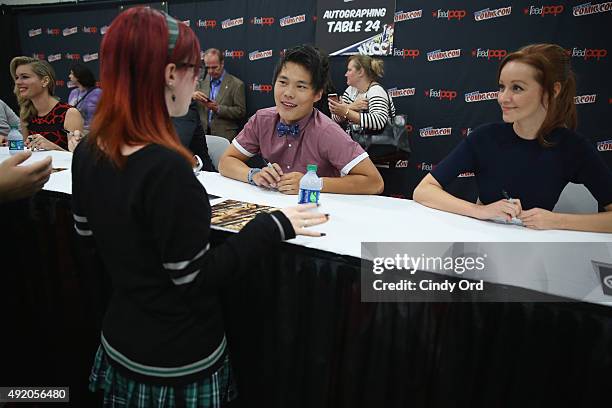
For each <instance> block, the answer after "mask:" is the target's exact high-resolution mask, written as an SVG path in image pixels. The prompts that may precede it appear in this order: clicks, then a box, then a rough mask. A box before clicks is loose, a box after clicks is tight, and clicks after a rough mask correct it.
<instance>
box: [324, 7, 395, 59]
mask: <svg viewBox="0 0 612 408" xmlns="http://www.w3.org/2000/svg"><path fill="white" fill-rule="evenodd" d="M394 17H395V0H317V31H316V38H315V41H316V44H317V47H319V48H321V49H323V50H325V51H327V52H328V53H329V55H354V54H366V55H392V53H393V24H394V21H393V20H394Z"/></svg>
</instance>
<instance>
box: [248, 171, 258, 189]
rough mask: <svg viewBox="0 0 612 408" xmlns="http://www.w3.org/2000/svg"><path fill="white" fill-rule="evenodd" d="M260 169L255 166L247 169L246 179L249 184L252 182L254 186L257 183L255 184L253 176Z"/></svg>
mask: <svg viewBox="0 0 612 408" xmlns="http://www.w3.org/2000/svg"><path fill="white" fill-rule="evenodd" d="M260 171H261V169H257V168H250V169H249V174H248V176H247V181H248V182H249V184H252V185H254V186H256V185H257V184H255V182H254V181H253V177H254V176H255V175H256V174H257V173H259V172H260Z"/></svg>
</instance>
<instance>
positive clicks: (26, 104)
mask: <svg viewBox="0 0 612 408" xmlns="http://www.w3.org/2000/svg"><path fill="white" fill-rule="evenodd" d="M10 70H11V75H12V76H13V79H14V80H15V89H14V92H15V95H16V96H17V102H18V103H19V108H20V109H19V118H20V119H21V129H22V134H23V136H24V139H25V143H26V145H27V146H28V147H29V148H30V149H32V150H69V149H68V139H69V134H70V133H71V132H76V131H79V132H82V131H83V118H82V116H81V114H80V113H79V111H78V110H77V109H75V108H73V107H72V106H70V105H68V104H66V103H62V102H60V101H59V100H58V99H57V98H56V97H54V96H53V93H54V90H55V72H54V70H53V68H52V67H51V65H50V64H49V63H48V62H46V61H42V60H39V59H36V58H30V57H15V58H13V60H12V61H11V65H10ZM76 134H77V135H78V133H76ZM71 145H73V144H71ZM71 150H72V149H71Z"/></svg>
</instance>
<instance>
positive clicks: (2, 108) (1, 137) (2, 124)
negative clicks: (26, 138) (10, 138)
mask: <svg viewBox="0 0 612 408" xmlns="http://www.w3.org/2000/svg"><path fill="white" fill-rule="evenodd" d="M11 126H17V127H18V128H20V127H21V122H20V121H19V116H17V115H16V114H15V112H13V110H12V109H11V108H10V107H9V106H8V105H7V104H6V103H4V101H3V100H2V99H0V146H6V143H7V138H6V137H7V135H8V133H9V131H10V130H11Z"/></svg>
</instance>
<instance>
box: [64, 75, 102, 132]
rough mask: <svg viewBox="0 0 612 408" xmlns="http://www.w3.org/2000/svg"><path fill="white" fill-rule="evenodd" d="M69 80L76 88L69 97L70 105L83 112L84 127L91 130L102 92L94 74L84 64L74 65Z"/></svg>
mask: <svg viewBox="0 0 612 408" xmlns="http://www.w3.org/2000/svg"><path fill="white" fill-rule="evenodd" d="M68 78H69V79H70V82H72V83H73V84H74V85H75V86H76V88H74V89H73V90H72V91H71V92H70V95H69V96H68V103H69V104H70V105H72V106H74V107H75V108H77V109H78V110H79V112H81V116H83V127H84V128H85V129H89V125H90V124H91V119H92V118H93V115H94V113H96V107H97V106H98V101H99V100H100V96H101V95H102V90H101V89H100V88H98V87H97V86H96V78H95V77H94V74H93V72H91V70H90V69H89V68H87V67H86V66H85V65H83V64H80V63H75V64H73V65H72V66H71V67H70V74H69V75H68Z"/></svg>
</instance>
